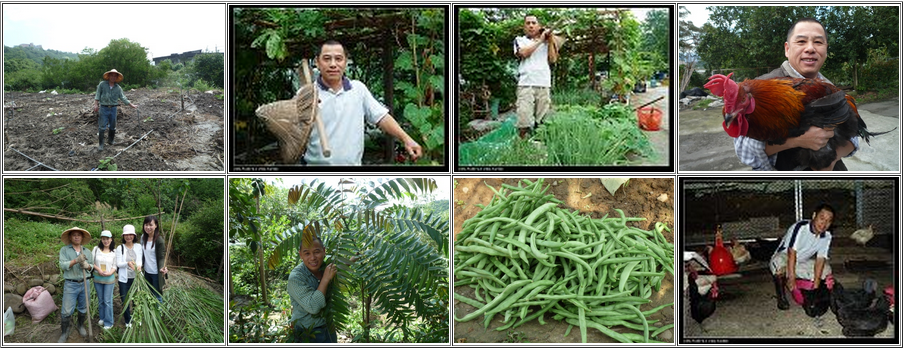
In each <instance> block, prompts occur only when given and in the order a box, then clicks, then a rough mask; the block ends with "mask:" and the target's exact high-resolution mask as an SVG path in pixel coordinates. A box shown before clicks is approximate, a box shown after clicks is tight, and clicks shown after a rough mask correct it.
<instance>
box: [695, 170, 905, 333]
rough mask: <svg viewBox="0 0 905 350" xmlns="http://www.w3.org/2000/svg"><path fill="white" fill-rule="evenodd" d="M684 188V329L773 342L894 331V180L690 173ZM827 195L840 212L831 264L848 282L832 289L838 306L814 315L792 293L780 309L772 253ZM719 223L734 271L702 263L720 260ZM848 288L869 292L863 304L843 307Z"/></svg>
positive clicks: (830, 300) (896, 256) (838, 276)
mask: <svg viewBox="0 0 905 350" xmlns="http://www.w3.org/2000/svg"><path fill="white" fill-rule="evenodd" d="M681 193H682V194H683V197H682V198H681V199H680V202H681V204H680V208H682V209H681V210H682V214H681V216H682V224H681V226H682V231H681V232H682V234H681V235H679V238H680V241H679V243H680V244H681V245H682V246H683V251H684V252H685V256H686V259H685V260H686V261H685V282H684V286H685V288H683V290H682V294H683V295H682V299H681V300H682V303H683V304H684V305H683V307H682V308H680V310H681V312H682V315H680V316H681V317H680V327H682V334H683V337H684V338H686V339H694V338H723V339H733V338H736V339H748V340H751V339H755V340H754V341H753V342H763V341H768V342H769V339H775V338H789V339H794V338H798V339H810V338H814V337H818V338H821V337H825V338H844V337H852V336H854V335H855V334H859V335H860V336H862V337H865V336H867V335H868V334H869V335H871V336H870V337H868V338H870V339H868V340H867V341H869V342H881V343H882V342H886V341H894V340H896V339H895V338H897V337H896V334H897V332H895V329H896V322H893V320H895V319H896V317H897V316H896V313H894V309H895V307H894V305H889V303H890V302H892V303H893V304H894V303H895V300H896V298H895V295H896V294H897V290H896V286H897V285H898V279H897V277H896V276H898V273H897V272H898V266H899V261H900V260H899V259H900V258H899V255H900V252H899V248H898V247H899V241H898V239H897V236H898V232H899V227H898V222H899V220H898V214H897V213H898V211H897V202H898V193H899V192H898V189H897V185H896V180H894V179H832V180H809V179H798V180H795V179H788V180H786V179H775V180H764V179H751V180H718V181H715V180H712V179H707V180H703V179H702V180H696V179H686V180H685V181H683V182H682V183H681ZM822 203H826V204H829V205H831V206H832V207H833V208H834V209H835V211H836V215H835V218H834V220H833V224H832V225H831V226H830V229H829V231H830V232H831V233H832V243H831V245H830V251H829V258H828V260H827V263H828V264H829V265H830V268H831V269H832V274H833V278H834V281H835V285H837V286H838V285H841V286H843V287H844V288H839V289H838V290H835V291H828V292H827V294H828V295H827V298H826V301H827V303H828V304H829V305H831V306H833V307H830V308H829V309H830V310H827V311H826V312H825V313H822V314H821V315H819V316H817V317H811V316H808V315H807V314H806V313H805V311H804V307H803V306H802V305H798V304H796V303H795V302H794V301H793V300H792V298H791V295H788V294H787V297H788V298H789V302H790V304H791V305H790V308H789V309H788V310H780V309H779V308H778V307H777V301H778V299H777V296H776V289H775V288H774V283H773V276H772V274H771V273H770V269H769V265H768V262H769V260H770V258H771V256H772V255H773V253H774V251H775V250H776V247H777V245H778V244H779V241H780V239H781V238H782V237H783V235H785V233H786V232H787V230H788V229H789V227H790V226H792V225H793V224H795V223H796V222H798V221H799V220H803V219H810V218H811V214H812V213H813V211H814V209H815V208H817V206H818V205H820V204H822ZM717 231H720V232H721V234H720V235H719V236H721V243H722V246H723V247H724V248H725V249H724V251H728V252H729V253H730V254H731V257H732V258H731V260H732V262H733V263H734V264H732V265H733V266H732V267H733V268H732V270H731V271H730V273H727V272H721V273H714V272H713V271H714V270H716V269H715V268H714V269H711V266H707V267H706V268H705V267H702V266H701V265H704V264H707V263H708V262H711V263H712V262H713V260H710V255H711V253H712V252H715V251H716V250H717V248H714V247H716V246H717V245H718V244H719V243H718V242H717V238H718V237H717V236H718V235H717ZM713 254H716V253H713ZM692 256H696V257H697V259H698V261H700V262H702V263H698V261H695V259H692V258H691V257H692ZM711 265H712V264H711ZM691 270H694V272H691ZM871 281H872V282H871ZM689 285H691V286H697V287H698V288H697V289H695V288H691V289H689V288H688V286H689ZM843 292H844V293H849V294H851V293H855V292H857V293H859V294H858V296H857V297H856V298H861V299H864V303H862V304H864V305H865V306H864V308H863V309H859V310H857V311H858V312H848V309H839V310H837V309H836V308H835V306H836V305H841V304H842V302H841V300H843V299H844V295H843V294H842V293H843ZM693 293H696V294H695V295H692V294H693ZM787 293H788V292H787ZM881 299H882V300H881ZM876 300H879V301H881V302H880V303H877V302H876ZM872 301H873V302H872ZM834 303H835V304H834ZM878 305H879V306H878ZM881 306H882V307H881ZM877 320H888V322H886V321H884V322H880V321H877ZM860 328H866V329H864V330H862V329H860ZM856 331H857V332H856ZM764 339H767V340H764Z"/></svg>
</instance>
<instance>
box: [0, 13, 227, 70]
mask: <svg viewBox="0 0 905 350" xmlns="http://www.w3.org/2000/svg"><path fill="white" fill-rule="evenodd" d="M111 17H112V20H111ZM105 21H112V22H110V23H109V24H106V23H104V22H105ZM121 38H128V39H129V40H131V41H132V42H137V43H139V44H141V46H142V47H146V48H148V51H149V52H148V59H151V58H153V57H161V56H169V55H170V54H174V53H183V52H186V51H193V50H206V51H211V52H213V51H214V50H219V51H220V52H224V46H225V43H226V7H225V5H222V4H203V5H198V4H193V5H181V4H128V5H114V4H12V5H11V4H3V45H4V46H10V47H12V46H16V45H19V44H27V43H34V44H35V45H41V47H43V48H44V49H45V50H58V51H64V52H72V53H79V52H81V51H82V49H84V48H86V47H88V48H92V49H95V50H100V49H102V48H104V47H106V46H107V44H109V43H110V40H113V39H121Z"/></svg>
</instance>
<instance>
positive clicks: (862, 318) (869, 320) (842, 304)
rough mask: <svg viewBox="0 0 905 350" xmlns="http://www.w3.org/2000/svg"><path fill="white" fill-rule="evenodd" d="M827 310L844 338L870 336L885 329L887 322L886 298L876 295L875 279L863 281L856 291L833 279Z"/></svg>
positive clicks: (887, 304) (887, 306)
mask: <svg viewBox="0 0 905 350" xmlns="http://www.w3.org/2000/svg"><path fill="white" fill-rule="evenodd" d="M830 309H831V310H832V311H833V313H835V314H836V320H837V321H839V324H840V325H842V334H843V335H845V336H846V337H873V336H875V335H877V334H879V333H881V332H883V331H885V330H886V326H887V325H888V323H889V319H888V313H889V300H887V298H886V296H885V295H878V294H877V282H876V281H874V280H872V279H867V280H865V281H864V285H863V287H862V289H856V290H845V289H844V288H842V285H841V284H839V283H838V282H837V283H836V284H835V286H833V292H832V298H831V302H830Z"/></svg>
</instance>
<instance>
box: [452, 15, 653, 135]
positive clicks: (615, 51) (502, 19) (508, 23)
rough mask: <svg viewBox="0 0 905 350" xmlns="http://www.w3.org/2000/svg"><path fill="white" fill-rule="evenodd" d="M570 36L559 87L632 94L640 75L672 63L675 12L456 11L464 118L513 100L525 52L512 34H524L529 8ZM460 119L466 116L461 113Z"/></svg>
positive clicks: (559, 65)
mask: <svg viewBox="0 0 905 350" xmlns="http://www.w3.org/2000/svg"><path fill="white" fill-rule="evenodd" d="M529 13H530V14H532V15H535V16H537V17H538V19H539V21H540V23H541V25H542V26H544V27H547V28H551V29H554V30H555V31H556V32H557V33H559V35H561V36H563V37H565V38H566V39H568V41H567V42H566V44H565V45H564V46H563V48H562V49H561V50H560V51H559V55H560V58H559V60H558V62H556V63H555V64H553V65H551V70H552V72H551V74H552V78H553V79H552V80H553V88H554V90H558V91H568V90H580V89H589V88H601V86H599V85H598V84H599V82H598V81H597V79H598V76H601V75H602V76H605V78H604V79H602V80H603V81H602V85H603V86H602V88H603V89H605V90H607V91H609V92H613V93H617V94H619V95H627V94H629V93H630V91H631V88H632V87H633V86H634V85H635V83H636V82H637V81H640V80H646V79H649V78H650V77H651V75H652V74H653V73H654V72H656V71H665V70H668V67H669V66H668V63H669V61H668V57H669V42H670V40H669V12H668V11H667V10H665V9H663V10H654V11H650V12H648V14H647V18H645V19H643V22H641V21H640V20H639V19H637V18H635V16H634V14H633V13H632V12H631V11H628V10H608V9H602V10H601V9H596V8H594V9H592V8H544V9H531V10H529V9H511V8H510V9H461V10H460V11H459V12H458V13H457V24H456V25H457V26H458V30H459V33H460V36H459V37H458V43H457V45H458V48H459V57H458V61H459V67H460V68H459V69H460V70H459V74H461V77H460V78H461V80H460V82H459V84H458V88H459V91H458V93H459V105H458V109H459V118H462V119H464V120H465V121H464V122H466V123H467V122H468V121H470V120H471V119H474V118H486V117H488V116H489V115H490V110H489V109H488V108H486V106H487V105H488V104H489V102H488V101H493V100H498V101H500V110H509V109H511V108H513V107H514V103H515V89H516V83H517V66H518V59H517V58H516V56H515V55H514V54H513V40H514V39H515V38H516V37H517V36H520V35H524V32H523V23H524V17H525V15H526V14H529ZM459 124H460V125H462V124H463V121H462V120H460V123H459Z"/></svg>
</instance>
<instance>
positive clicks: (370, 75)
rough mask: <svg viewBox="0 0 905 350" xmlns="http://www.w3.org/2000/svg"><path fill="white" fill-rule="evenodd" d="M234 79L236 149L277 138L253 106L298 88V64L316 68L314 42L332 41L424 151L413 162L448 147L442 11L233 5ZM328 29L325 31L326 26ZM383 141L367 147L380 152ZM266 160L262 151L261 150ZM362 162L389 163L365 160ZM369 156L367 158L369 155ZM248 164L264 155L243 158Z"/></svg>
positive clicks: (351, 73) (437, 156)
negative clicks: (342, 49) (234, 7)
mask: <svg viewBox="0 0 905 350" xmlns="http://www.w3.org/2000/svg"><path fill="white" fill-rule="evenodd" d="M232 16H233V21H234V23H235V27H234V31H235V43H236V45H235V56H234V59H233V61H234V62H235V65H234V67H235V71H234V77H242V78H241V79H239V78H237V79H236V81H235V82H234V85H235V86H236V91H237V95H236V102H235V109H236V112H237V125H236V126H237V127H236V139H237V142H236V146H237V148H238V149H240V150H241V151H248V150H249V148H254V149H258V148H261V147H262V146H264V145H267V144H270V143H273V142H275V141H276V138H275V136H273V135H272V134H271V133H270V132H269V131H267V130H266V128H265V127H264V125H263V123H260V122H258V120H257V117H255V114H254V111H255V109H257V108H258V107H259V106H261V105H264V104H267V103H270V102H274V101H277V100H286V99H289V98H291V97H292V96H293V94H294V93H295V91H297V89H298V87H299V84H300V82H303V81H302V79H301V78H300V77H299V75H298V72H297V69H298V68H300V67H301V66H302V65H303V64H310V65H311V66H312V67H313V66H314V65H313V64H311V63H313V61H306V60H310V59H313V58H315V56H316V52H317V50H319V48H320V45H321V44H322V43H323V42H324V41H326V40H328V39H334V40H338V41H339V42H340V43H342V44H343V47H344V48H345V49H346V52H347V54H348V61H347V62H348V65H347V69H346V75H347V76H348V77H349V78H351V79H356V80H360V81H361V82H363V83H364V84H365V85H366V86H368V88H369V90H370V91H371V93H372V95H374V97H375V98H376V99H377V100H378V101H380V102H382V103H383V104H384V105H386V106H387V107H388V108H389V110H390V114H391V115H392V116H393V117H394V118H395V119H396V120H397V121H398V122H399V124H400V125H401V126H402V129H403V130H404V131H405V132H406V133H408V134H409V136H411V137H412V138H413V139H415V140H416V141H417V142H418V143H419V144H421V146H422V147H423V148H424V151H425V156H423V157H422V158H421V159H420V160H419V161H418V163H419V164H423V163H427V164H439V163H441V162H443V161H444V160H445V158H446V157H445V150H446V141H445V140H446V135H445V130H444V129H445V125H446V115H445V112H444V111H445V110H446V108H445V102H444V101H445V97H444V96H445V93H446V92H445V90H446V77H445V76H446V74H445V72H446V60H447V59H446V35H445V33H446V26H445V22H446V16H445V11H443V10H442V9H440V8H410V9H389V8H387V9H343V8H324V9H304V8H237V9H234V12H233V13H232ZM327 28H331V29H329V30H328V29H327ZM382 146H383V140H382V139H381V138H379V137H378V138H376V139H371V138H369V139H367V140H366V145H365V149H367V150H373V149H381V148H382ZM265 157H266V155H265ZM368 157H369V155H368V154H366V155H365V163H366V164H368V163H375V162H376V163H391V162H392V160H386V159H382V160H380V159H368ZM370 157H372V158H373V155H370ZM246 161H247V162H248V163H249V164H256V163H258V162H267V159H248V160H246Z"/></svg>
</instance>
